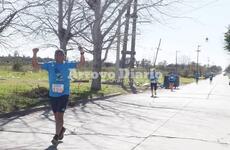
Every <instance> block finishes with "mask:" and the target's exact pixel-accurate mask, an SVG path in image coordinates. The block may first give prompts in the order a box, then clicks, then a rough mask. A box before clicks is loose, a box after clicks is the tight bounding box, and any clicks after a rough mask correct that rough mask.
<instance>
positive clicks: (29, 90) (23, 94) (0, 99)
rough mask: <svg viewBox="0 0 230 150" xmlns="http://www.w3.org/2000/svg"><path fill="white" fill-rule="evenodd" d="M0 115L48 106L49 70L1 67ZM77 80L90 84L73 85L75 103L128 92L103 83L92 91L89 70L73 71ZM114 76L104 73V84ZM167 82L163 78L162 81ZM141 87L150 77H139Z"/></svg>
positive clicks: (184, 80)
mask: <svg viewBox="0 0 230 150" xmlns="http://www.w3.org/2000/svg"><path fill="white" fill-rule="evenodd" d="M0 68H2V69H0V113H3V112H11V111H15V110H19V109H26V108H30V107H34V106H38V105H43V104H46V103H47V102H42V101H40V100H39V99H38V98H40V97H43V98H44V99H47V98H48V96H47V95H48V74H47V72H46V71H39V72H32V71H22V72H14V71H11V70H10V68H9V67H5V68H4V67H0ZM71 75H72V77H73V78H74V79H78V80H89V82H86V83H79V82H74V83H71V97H70V100H71V101H76V100H79V99H82V98H91V97H95V96H103V95H107V94H112V93H118V92H120V93H126V92H125V91H124V90H123V89H122V88H121V87H120V86H118V85H107V84H102V89H101V90H100V91H97V92H94V91H91V90H90V85H91V73H90V72H89V71H73V72H72V73H71ZM113 80H114V79H113V77H112V76H109V75H108V74H106V73H105V72H103V73H102V81H113ZM159 82H160V83H162V82H163V77H161V78H160V79H159ZM191 82H193V79H191V78H190V79H187V78H181V83H182V84H187V83H191ZM135 83H136V84H137V86H139V87H141V86H142V85H143V84H146V83H149V80H148V78H147V75H146V74H145V75H144V76H139V77H137V78H135ZM125 85H128V79H127V78H126V79H125Z"/></svg>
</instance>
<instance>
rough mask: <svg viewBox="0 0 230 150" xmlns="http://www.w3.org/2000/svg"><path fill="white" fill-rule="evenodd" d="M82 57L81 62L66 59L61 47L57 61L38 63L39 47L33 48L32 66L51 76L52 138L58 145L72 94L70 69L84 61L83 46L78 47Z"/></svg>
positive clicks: (57, 52)
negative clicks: (53, 121) (53, 130)
mask: <svg viewBox="0 0 230 150" xmlns="http://www.w3.org/2000/svg"><path fill="white" fill-rule="evenodd" d="M78 48H79V51H80V54H81V58H80V63H77V62H69V61H66V60H65V58H66V57H65V52H64V51H63V50H61V49H58V50H56V51H55V55H54V58H55V61H51V62H48V63H41V64H40V63H38V60H37V53H38V51H39V49H38V48H33V49H32V51H33V58H32V67H33V68H34V69H35V70H38V69H44V70H46V71H48V76H49V97H50V99H49V102H50V105H51V108H52V111H53V113H54V118H55V126H56V131H55V135H54V137H53V139H52V141H51V142H52V144H54V145H57V144H58V140H62V139H63V136H64V132H65V130H66V129H65V127H64V126H63V124H64V117H63V116H64V112H65V110H66V107H67V104H68V100H69V94H70V78H69V74H70V69H74V68H78V67H81V66H82V65H83V64H84V62H85V58H84V52H83V48H82V47H80V46H79V47H78Z"/></svg>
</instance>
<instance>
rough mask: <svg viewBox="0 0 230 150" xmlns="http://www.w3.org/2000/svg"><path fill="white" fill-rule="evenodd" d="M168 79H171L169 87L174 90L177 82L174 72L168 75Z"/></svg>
mask: <svg viewBox="0 0 230 150" xmlns="http://www.w3.org/2000/svg"><path fill="white" fill-rule="evenodd" d="M168 81H169V88H170V89H171V91H173V87H174V84H175V82H176V76H175V75H174V74H173V73H170V74H169V77H168Z"/></svg>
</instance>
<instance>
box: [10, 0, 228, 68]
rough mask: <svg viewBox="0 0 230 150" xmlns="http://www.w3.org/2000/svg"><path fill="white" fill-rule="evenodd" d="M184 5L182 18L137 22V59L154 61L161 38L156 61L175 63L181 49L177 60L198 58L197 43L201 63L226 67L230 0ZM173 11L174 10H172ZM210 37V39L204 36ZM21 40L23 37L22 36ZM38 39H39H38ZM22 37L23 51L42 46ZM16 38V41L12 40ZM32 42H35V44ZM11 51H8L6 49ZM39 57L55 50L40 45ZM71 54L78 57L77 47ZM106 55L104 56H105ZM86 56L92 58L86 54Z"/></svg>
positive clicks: (198, 0) (111, 58)
mask: <svg viewBox="0 0 230 150" xmlns="http://www.w3.org/2000/svg"><path fill="white" fill-rule="evenodd" d="M185 1H187V3H184V6H178V8H177V9H175V10H174V12H176V13H175V14H174V15H176V16H178V17H179V18H167V17H166V18H167V19H165V20H162V22H161V23H157V22H153V23H152V24H141V25H140V24H138V25H137V26H138V31H137V32H138V36H137V41H136V56H135V57H136V59H137V60H141V59H143V58H145V59H148V60H151V61H153V59H154V57H155V53H156V48H157V46H158V43H159V40H160V39H161V40H162V41H161V46H160V51H159V53H158V58H157V63H158V62H161V61H164V60H166V61H167V63H168V64H169V63H175V61H176V51H178V63H181V62H182V61H181V60H182V58H189V61H190V62H191V61H194V62H196V59H197V52H196V50H197V47H198V45H200V50H201V52H200V53H199V63H201V64H202V65H207V64H209V65H218V66H222V67H223V68H225V67H227V66H228V65H229V64H230V55H228V54H227V52H226V50H224V48H223V47H224V33H225V32H226V31H227V27H228V25H230V20H229V19H230V0H185ZM172 14H173V12H172ZM206 38H208V41H206V40H205V39H206ZM19 41H20V39H19ZM35 41H36V42H35ZM35 41H23V42H22V41H20V42H21V43H22V44H21V46H19V47H17V50H18V51H19V54H20V55H25V56H32V51H31V49H32V48H33V47H40V48H42V46H41V45H42V44H41V43H42V42H41V41H39V40H35ZM13 42H15V41H13ZM32 43H33V44H32ZM7 52H8V51H7ZM115 54H116V52H115V51H113V52H111V53H110V54H109V57H108V61H110V62H114V61H115ZM38 55H39V56H40V57H47V56H49V57H53V52H51V51H45V48H43V49H41V52H40V53H39V54H38ZM69 55H70V56H71V57H73V58H75V57H79V54H78V53H77V54H76V51H73V52H70V54H69ZM102 57H103V56H102ZM86 59H88V60H90V59H92V56H91V55H87V54H86Z"/></svg>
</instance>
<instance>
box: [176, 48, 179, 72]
mask: <svg viewBox="0 0 230 150" xmlns="http://www.w3.org/2000/svg"><path fill="white" fill-rule="evenodd" d="M178 52H179V51H176V75H177V74H178V73H177V53H178Z"/></svg>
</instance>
